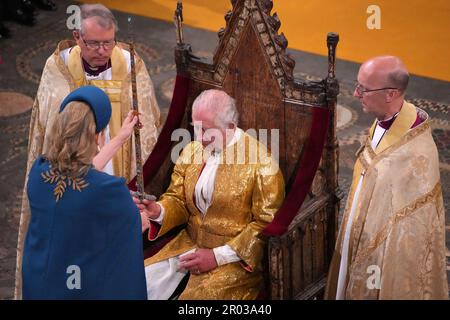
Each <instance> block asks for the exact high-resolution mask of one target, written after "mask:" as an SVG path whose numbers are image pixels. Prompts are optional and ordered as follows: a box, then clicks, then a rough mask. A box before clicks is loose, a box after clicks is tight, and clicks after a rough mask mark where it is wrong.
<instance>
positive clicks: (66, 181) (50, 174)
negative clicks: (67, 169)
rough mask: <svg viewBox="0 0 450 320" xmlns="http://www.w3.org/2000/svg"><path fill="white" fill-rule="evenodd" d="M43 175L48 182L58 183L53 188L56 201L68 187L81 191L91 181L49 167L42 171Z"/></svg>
mask: <svg viewBox="0 0 450 320" xmlns="http://www.w3.org/2000/svg"><path fill="white" fill-rule="evenodd" d="M41 177H42V178H43V179H44V181H45V182H46V183H50V184H54V183H56V187H55V189H54V190H53V195H54V196H55V198H56V202H58V201H59V200H60V199H61V198H62V197H63V196H64V193H65V192H66V188H67V187H72V189H73V190H74V191H79V192H81V190H82V189H84V188H86V187H87V186H88V185H89V183H87V182H86V181H85V180H84V179H83V178H75V177H69V176H66V175H63V174H61V173H60V172H59V171H58V170H55V169H49V170H47V171H46V172H43V173H41Z"/></svg>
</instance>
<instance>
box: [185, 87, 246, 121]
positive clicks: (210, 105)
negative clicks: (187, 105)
mask: <svg viewBox="0 0 450 320" xmlns="http://www.w3.org/2000/svg"><path fill="white" fill-rule="evenodd" d="M200 106H202V107H204V108H206V109H207V110H208V111H211V112H213V113H214V114H215V119H214V123H215V124H216V125H217V126H218V127H220V128H223V129H227V128H228V125H229V124H234V126H236V127H237V125H238V122H239V112H238V110H237V107H236V100H235V99H233V98H232V97H230V96H229V95H228V94H227V93H226V92H224V91H221V90H217V89H210V90H205V91H203V92H202V93H200V95H199V96H198V97H197V98H196V99H195V100H194V103H193V104H192V112H193V113H194V110H196V109H197V108H199V107H200Z"/></svg>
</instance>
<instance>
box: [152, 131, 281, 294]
mask: <svg viewBox="0 0 450 320" xmlns="http://www.w3.org/2000/svg"><path fill="white" fill-rule="evenodd" d="M236 135H237V137H238V138H237V142H236V143H234V144H232V145H228V146H227V147H226V148H225V149H224V150H223V151H222V152H221V153H220V155H219V156H218V157H219V158H220V160H221V161H220V164H219V165H218V168H217V172H216V175H215V180H214V182H213V184H214V191H213V194H212V200H211V203H210V205H209V207H208V208H207V210H206V212H205V213H202V212H201V210H200V209H199V206H198V202H197V201H196V199H195V194H196V190H195V189H196V185H197V184H198V183H199V182H198V181H199V177H201V175H202V169H203V168H204V165H205V163H204V162H203V161H202V159H203V152H204V148H203V146H202V144H201V143H199V142H191V143H190V144H188V145H187V146H186V147H185V148H184V149H183V151H182V153H181V155H180V157H179V159H178V161H177V163H176V165H175V168H174V171H173V174H172V180H171V184H170V186H169V188H168V190H167V191H166V193H164V194H163V195H162V197H161V198H160V201H159V204H160V205H161V206H162V207H163V208H164V212H165V213H164V219H163V222H162V225H161V226H160V229H159V230H158V229H157V228H155V226H154V225H152V227H151V228H150V231H149V238H150V240H155V239H157V238H158V237H160V236H161V235H163V234H165V233H166V232H168V231H169V230H171V229H172V228H174V227H176V226H180V225H183V224H186V228H184V229H183V230H182V231H181V232H180V233H179V234H178V235H177V236H176V237H175V238H174V239H173V240H171V242H169V243H168V244H167V245H165V247H163V248H162V249H161V250H160V251H159V252H158V253H157V254H156V255H154V256H153V257H151V258H149V259H147V260H146V261H145V265H146V266H147V267H148V266H151V265H153V264H157V263H159V262H161V261H163V260H168V259H170V258H173V257H176V256H179V255H180V254H182V253H184V252H187V251H189V250H192V249H195V248H208V249H213V248H218V247H222V246H225V245H228V246H229V247H230V248H231V249H232V251H234V253H235V254H236V255H237V256H238V259H237V260H238V261H235V262H231V263H226V264H222V265H221V264H220V263H219V266H218V267H216V268H215V269H213V270H211V271H209V272H205V273H201V274H193V273H191V274H190V278H189V281H188V283H187V287H186V289H185V290H184V291H183V293H182V294H181V296H180V299H255V298H256V297H257V295H258V293H259V292H260V290H261V289H262V287H263V279H262V273H261V259H262V256H263V254H264V248H265V239H264V238H263V237H262V235H261V231H262V230H263V229H264V228H265V226H266V225H267V224H269V223H270V222H271V221H272V219H273V217H274V215H275V213H276V212H277V211H278V208H279V207H280V206H281V204H282V202H283V199H284V180H283V176H282V174H281V171H280V170H279V168H278V165H277V164H276V162H275V160H274V159H273V158H272V157H271V156H270V155H269V154H268V153H267V151H266V149H265V146H263V145H262V144H260V143H259V142H257V141H256V139H254V138H253V137H251V136H250V135H248V134H246V133H244V132H243V131H242V130H241V129H239V128H237V129H236ZM262 150H263V152H260V151H262ZM258 153H259V156H258ZM255 160H256V161H255ZM216 259H217V258H216ZM146 269H147V268H146ZM147 281H149V280H147Z"/></svg>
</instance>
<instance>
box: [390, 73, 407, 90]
mask: <svg viewBox="0 0 450 320" xmlns="http://www.w3.org/2000/svg"><path fill="white" fill-rule="evenodd" d="M388 80H389V82H390V83H391V84H392V86H394V87H395V88H398V89H399V90H400V91H401V92H405V91H406V88H407V87H408V82H409V73H408V72H406V71H404V70H393V71H391V72H389V74H388Z"/></svg>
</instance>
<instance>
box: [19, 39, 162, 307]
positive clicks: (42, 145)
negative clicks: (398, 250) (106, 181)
mask: <svg viewBox="0 0 450 320" xmlns="http://www.w3.org/2000/svg"><path fill="white" fill-rule="evenodd" d="M110 62H111V63H110V66H111V68H110V69H108V70H106V71H105V72H104V73H102V74H101V75H100V76H98V77H90V76H88V74H87V73H85V70H84V68H83V62H82V59H81V50H80V47H79V46H77V45H76V43H75V41H72V40H65V41H61V42H60V43H59V44H58V46H57V48H56V50H55V52H54V53H53V54H52V55H51V56H50V57H49V58H48V59H47V62H46V64H45V67H44V70H43V72H42V77H41V82H40V84H39V88H38V92H37V94H36V99H35V101H34V105H33V108H32V114H31V121H30V133H29V144H28V160H27V170H26V176H28V173H29V170H30V168H31V165H32V164H33V162H34V161H35V160H36V158H37V157H38V156H39V155H41V154H45V153H46V151H47V149H48V147H49V145H48V143H49V141H50V139H49V136H50V135H51V134H52V133H51V128H52V124H53V122H54V119H55V116H56V115H57V114H58V112H59V106H60V104H61V102H62V100H63V99H64V98H65V97H66V96H67V95H68V94H69V93H70V92H71V91H73V90H75V89H76V88H78V87H80V86H84V85H94V86H97V87H99V88H101V89H103V90H104V91H105V92H106V94H107V95H108V96H109V98H110V101H111V105H112V115H111V120H110V122H109V125H108V133H107V135H108V137H107V140H108V138H113V137H114V136H115V135H116V134H117V133H118V132H119V130H120V128H121V126H122V121H123V120H124V119H125V117H126V116H127V114H128V112H129V111H130V110H131V108H132V100H131V99H132V92H131V76H130V53H129V50H128V46H127V45H126V44H123V43H118V44H117V45H116V46H115V47H114V49H113V51H112V55H111V58H110ZM135 66H136V84H137V94H138V101H139V112H140V113H141V115H140V122H141V123H142V124H143V128H142V130H141V133H140V134H141V144H142V145H141V148H142V158H143V159H142V160H143V161H144V162H145V161H146V160H147V158H148V156H149V154H150V152H151V151H152V149H153V147H154V145H155V143H156V139H157V137H158V127H159V125H160V111H159V107H158V103H157V101H156V97H155V93H154V88H153V83H152V80H151V78H150V76H149V74H148V72H147V69H146V66H145V63H144V61H143V60H142V59H141V58H140V57H139V56H136V57H135ZM134 145H135V143H134V137H133V138H132V139H130V141H128V142H127V143H125V144H124V145H123V146H122V147H121V148H120V150H119V151H118V152H117V154H116V155H115V156H114V157H113V159H112V161H111V162H110V163H109V164H108V165H109V170H107V172H108V173H110V174H114V175H116V176H121V177H124V178H125V179H126V180H127V182H129V181H130V180H131V179H132V178H133V177H134V175H135V173H136V167H135V151H134ZM25 185H26V182H25ZM29 219H30V212H29V204H28V199H27V196H26V193H25V192H24V193H23V201H22V210H21V219H20V227H19V236H18V244H17V251H18V253H17V263H16V288H15V297H16V298H20V297H21V286H22V284H21V279H22V275H21V272H22V253H23V243H24V237H25V234H26V233H27V230H28V224H29Z"/></svg>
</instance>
